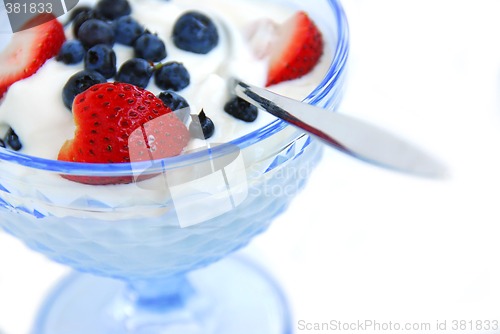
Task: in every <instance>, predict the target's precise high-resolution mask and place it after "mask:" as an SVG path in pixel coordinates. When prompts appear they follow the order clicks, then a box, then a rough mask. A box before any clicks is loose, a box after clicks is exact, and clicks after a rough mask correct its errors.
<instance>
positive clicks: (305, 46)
mask: <svg viewBox="0 0 500 334" xmlns="http://www.w3.org/2000/svg"><path fill="white" fill-rule="evenodd" d="M323 48H324V41H323V35H322V34H321V31H320V30H319V29H318V27H317V26H316V24H315V23H314V22H313V21H312V20H311V18H310V17H309V16H308V15H307V13H305V12H303V11H299V12H297V13H296V14H295V15H294V16H292V17H291V18H289V19H288V20H287V21H285V23H283V25H282V26H280V28H279V31H278V35H277V43H276V45H274V47H273V52H272V53H271V58H270V63H269V71H268V77H267V84H266V86H271V85H274V84H277V83H279V82H282V81H287V80H292V79H297V78H300V77H302V76H303V75H305V74H307V73H309V72H310V71H311V70H312V69H313V68H314V67H315V66H316V64H317V63H318V61H319V59H320V58H321V55H322V54H323Z"/></svg>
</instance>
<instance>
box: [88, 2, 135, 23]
mask: <svg viewBox="0 0 500 334" xmlns="http://www.w3.org/2000/svg"><path fill="white" fill-rule="evenodd" d="M96 10H97V12H98V13H99V14H100V15H102V16H103V17H105V18H106V19H108V20H114V19H117V18H119V17H121V16H125V15H130V13H131V11H132V9H131V8H130V4H129V2H128V1H127V0H99V2H97V4H96Z"/></svg>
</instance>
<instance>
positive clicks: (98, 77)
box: [62, 70, 106, 110]
mask: <svg viewBox="0 0 500 334" xmlns="http://www.w3.org/2000/svg"><path fill="white" fill-rule="evenodd" d="M103 82H106V78H105V77H104V76H102V74H100V73H97V72H92V71H85V70H84V71H80V72H77V73H75V74H73V75H72V76H71V77H70V78H69V80H68V81H67V82H66V84H65V85H64V88H63V91H62V98H63V102H64V105H65V106H66V107H67V108H68V109H70V110H71V106H72V105H73V100H74V99H75V96H77V95H78V94H80V93H81V92H83V91H85V90H87V89H88V88H89V87H92V86H93V85H96V84H99V83H103Z"/></svg>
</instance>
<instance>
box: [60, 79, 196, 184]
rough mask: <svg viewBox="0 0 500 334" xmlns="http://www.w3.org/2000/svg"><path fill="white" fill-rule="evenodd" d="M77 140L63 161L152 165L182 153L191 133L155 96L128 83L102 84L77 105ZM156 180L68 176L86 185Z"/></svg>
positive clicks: (66, 145) (64, 153)
mask: <svg viewBox="0 0 500 334" xmlns="http://www.w3.org/2000/svg"><path fill="white" fill-rule="evenodd" d="M72 110H73V117H74V120H75V125H76V129H75V137H74V138H73V139H71V140H68V141H66V142H65V143H64V145H63V146H62V147H61V149H60V151H59V155H58V159H59V160H63V161H71V162H86V163H128V162H139V161H153V160H156V159H163V158H167V157H171V156H175V155H179V154H181V153H182V151H183V150H184V148H185V147H186V145H187V144H188V142H189V140H190V135H189V131H188V129H187V128H186V126H185V125H184V123H183V122H182V121H181V120H180V119H179V118H178V117H177V116H176V114H175V113H173V112H172V110H171V109H170V108H168V107H166V106H165V105H164V104H163V102H162V101H161V100H160V99H159V98H157V97H156V96H154V95H153V93H151V92H149V91H147V90H145V89H142V88H139V87H137V86H133V85H130V84H126V83H118V82H115V83H111V82H109V83H101V84H97V85H94V86H92V87H90V88H89V89H87V90H86V91H84V92H83V93H80V94H78V95H77V96H76V97H75V100H74V102H73V108H72ZM151 176H154V175H151V174H150V175H145V176H140V175H130V176H128V175H124V176H122V177H115V176H111V177H99V176H89V177H86V176H74V175H65V176H64V177H65V178H67V179H70V180H73V181H77V182H80V183H86V184H94V185H97V184H98V185H104V184H117V183H130V182H133V181H135V180H139V179H144V178H148V177H151Z"/></svg>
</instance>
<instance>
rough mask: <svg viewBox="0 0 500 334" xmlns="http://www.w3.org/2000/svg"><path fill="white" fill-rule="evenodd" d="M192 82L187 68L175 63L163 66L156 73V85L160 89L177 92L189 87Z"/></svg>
mask: <svg viewBox="0 0 500 334" xmlns="http://www.w3.org/2000/svg"><path fill="white" fill-rule="evenodd" d="M190 80H191V78H190V76H189V72H188V70H187V69H186V67H184V65H183V64H182V63H179V62H175V61H172V62H168V63H165V64H163V65H161V67H160V68H159V69H158V70H157V71H156V72H155V84H156V85H157V86H158V87H159V88H160V89H171V90H174V91H176V92H177V91H180V90H181V89H184V88H186V87H187V86H189V82H190Z"/></svg>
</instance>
